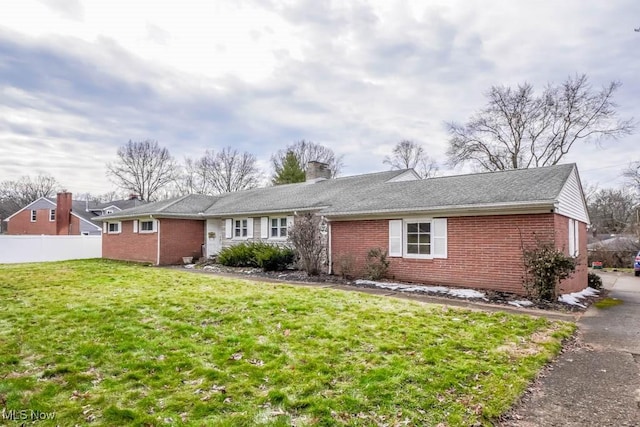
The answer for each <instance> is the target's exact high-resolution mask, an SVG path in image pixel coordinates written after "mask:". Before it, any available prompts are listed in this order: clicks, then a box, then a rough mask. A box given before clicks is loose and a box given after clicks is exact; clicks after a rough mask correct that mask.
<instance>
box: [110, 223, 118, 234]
mask: <svg viewBox="0 0 640 427" xmlns="http://www.w3.org/2000/svg"><path fill="white" fill-rule="evenodd" d="M107 232H108V233H109V234H116V233H120V222H110V223H109V224H108V225H107Z"/></svg>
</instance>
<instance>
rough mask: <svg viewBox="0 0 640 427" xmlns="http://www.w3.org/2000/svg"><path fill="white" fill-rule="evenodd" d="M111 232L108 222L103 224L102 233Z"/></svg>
mask: <svg viewBox="0 0 640 427" xmlns="http://www.w3.org/2000/svg"><path fill="white" fill-rule="evenodd" d="M108 231H109V223H108V222H107V221H105V222H103V223H102V232H103V233H106V232H108Z"/></svg>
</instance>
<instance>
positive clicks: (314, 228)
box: [287, 213, 324, 276]
mask: <svg viewBox="0 0 640 427" xmlns="http://www.w3.org/2000/svg"><path fill="white" fill-rule="evenodd" d="M320 222H321V221H320V218H319V217H318V216H317V215H314V214H313V213H305V214H300V215H296V217H295V221H294V223H293V226H291V228H290V229H289V232H288V235H287V238H288V240H289V241H290V242H291V243H292V244H293V247H294V248H295V250H296V253H297V254H298V259H299V260H300V263H301V264H302V269H303V270H304V271H306V272H307V274H308V275H309V276H317V275H318V274H320V268H321V267H322V255H323V253H324V244H323V237H322V233H321V230H320Z"/></svg>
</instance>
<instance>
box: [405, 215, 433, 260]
mask: <svg viewBox="0 0 640 427" xmlns="http://www.w3.org/2000/svg"><path fill="white" fill-rule="evenodd" d="M405 236H406V240H405V241H406V242H407V243H406V247H405V253H406V255H407V256H421V255H422V256H429V255H431V221H426V220H420V221H406V222H405Z"/></svg>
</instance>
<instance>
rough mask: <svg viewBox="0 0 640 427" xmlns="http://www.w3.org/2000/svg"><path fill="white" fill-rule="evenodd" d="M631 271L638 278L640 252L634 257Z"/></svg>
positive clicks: (639, 273) (639, 274)
mask: <svg viewBox="0 0 640 427" xmlns="http://www.w3.org/2000/svg"><path fill="white" fill-rule="evenodd" d="M633 271H634V272H635V273H636V276H640V252H638V254H637V255H636V260H635V262H634V263H633Z"/></svg>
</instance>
